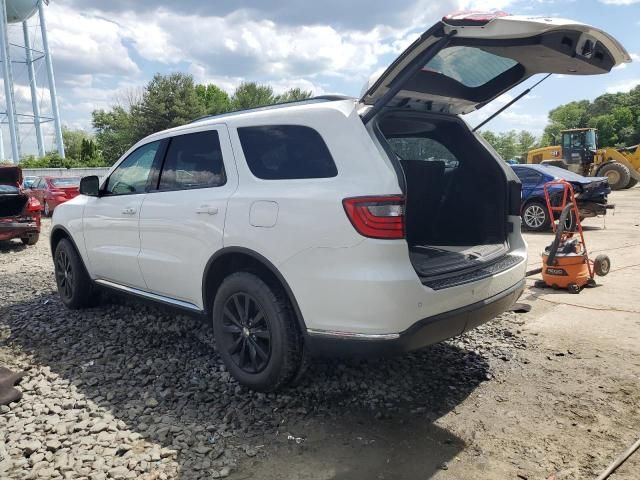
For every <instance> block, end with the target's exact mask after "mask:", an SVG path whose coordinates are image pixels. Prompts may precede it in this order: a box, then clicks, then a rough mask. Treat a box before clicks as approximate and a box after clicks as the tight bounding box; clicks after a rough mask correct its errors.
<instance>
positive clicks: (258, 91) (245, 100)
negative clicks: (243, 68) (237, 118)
mask: <svg viewBox="0 0 640 480" xmlns="http://www.w3.org/2000/svg"><path fill="white" fill-rule="evenodd" d="M273 103H276V97H274V95H273V88H271V87H269V86H268V85H259V84H257V83H255V82H248V83H247V82H243V83H241V84H240V85H239V86H238V88H236V90H235V92H233V96H232V97H231V106H232V108H233V110H244V109H246V108H255V107H262V106H265V105H271V104H273Z"/></svg>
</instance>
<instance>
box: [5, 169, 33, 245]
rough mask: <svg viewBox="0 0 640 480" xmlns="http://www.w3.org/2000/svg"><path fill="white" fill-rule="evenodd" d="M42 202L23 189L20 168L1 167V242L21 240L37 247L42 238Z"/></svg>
mask: <svg viewBox="0 0 640 480" xmlns="http://www.w3.org/2000/svg"><path fill="white" fill-rule="evenodd" d="M41 208H42V207H41V205H40V202H39V201H38V200H37V199H36V198H34V197H32V196H31V195H29V194H28V193H27V192H26V191H25V190H24V189H23V187H22V169H21V168H20V167H13V166H8V167H0V240H11V239H14V238H19V239H20V240H22V243H24V244H25V245H35V244H36V243H37V242H38V239H39V238H40V218H41V213H40V210H41Z"/></svg>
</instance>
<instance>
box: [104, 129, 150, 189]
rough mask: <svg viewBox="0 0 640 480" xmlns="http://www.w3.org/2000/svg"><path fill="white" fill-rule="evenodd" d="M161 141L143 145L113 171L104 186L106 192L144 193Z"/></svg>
mask: <svg viewBox="0 0 640 480" xmlns="http://www.w3.org/2000/svg"><path fill="white" fill-rule="evenodd" d="M159 147H160V142H151V143H147V144H146V145H143V146H141V147H140V148H138V149H137V150H135V151H134V152H133V153H131V154H130V155H129V156H128V157H127V158H125V159H124V160H123V161H122V163H120V165H118V167H117V168H116V169H115V170H114V171H113V173H112V174H111V176H110V177H109V179H108V180H107V184H106V186H105V188H104V193H105V194H111V195H125V194H132V193H144V192H145V189H146V187H147V181H148V179H149V172H150V171H151V167H152V166H153V160H154V159H155V157H156V153H157V152H158V148H159Z"/></svg>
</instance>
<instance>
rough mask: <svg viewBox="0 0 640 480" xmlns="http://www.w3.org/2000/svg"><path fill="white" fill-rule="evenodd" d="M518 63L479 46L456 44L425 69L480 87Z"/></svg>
mask: <svg viewBox="0 0 640 480" xmlns="http://www.w3.org/2000/svg"><path fill="white" fill-rule="evenodd" d="M517 64H518V62H516V61H515V60H513V59H511V58H506V57H501V56H499V55H495V54H493V53H489V52H486V51H484V50H480V49H479V48H474V47H455V46H454V47H448V48H445V49H443V50H441V51H440V52H439V53H438V54H437V55H436V56H435V57H433V58H432V59H431V60H430V61H429V63H427V64H426V65H425V67H424V70H430V71H433V72H437V73H441V74H442V75H445V76H447V77H450V78H453V79H454V80H457V81H458V82H460V83H462V84H463V85H466V86H467V87H480V86H482V85H484V84H485V83H487V82H489V81H491V80H493V79H494V78H496V77H497V76H499V75H501V74H502V73H504V72H506V71H507V70H509V69H510V68H512V67H514V66H515V65H517Z"/></svg>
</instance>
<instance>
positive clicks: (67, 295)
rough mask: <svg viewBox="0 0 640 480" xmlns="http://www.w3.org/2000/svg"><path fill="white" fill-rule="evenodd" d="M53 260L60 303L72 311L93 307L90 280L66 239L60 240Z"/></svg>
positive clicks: (93, 296)
mask: <svg viewBox="0 0 640 480" xmlns="http://www.w3.org/2000/svg"><path fill="white" fill-rule="evenodd" d="M53 258H54V268H55V275H56V284H57V286H58V293H59V294H60V299H61V300H62V303H64V304H65V306H66V307H67V308H71V309H74V310H75V309H79V308H85V307H89V306H91V305H93V304H94V302H95V298H96V297H95V294H94V292H93V285H92V282H91V278H90V277H89V274H88V273H87V271H86V269H85V268H84V264H83V263H82V259H81V258H80V255H79V254H78V252H77V251H76V249H75V248H74V246H73V245H72V244H71V242H70V241H69V240H67V239H66V238H63V239H62V240H60V243H58V245H57V246H56V251H55V254H54V257H53Z"/></svg>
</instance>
